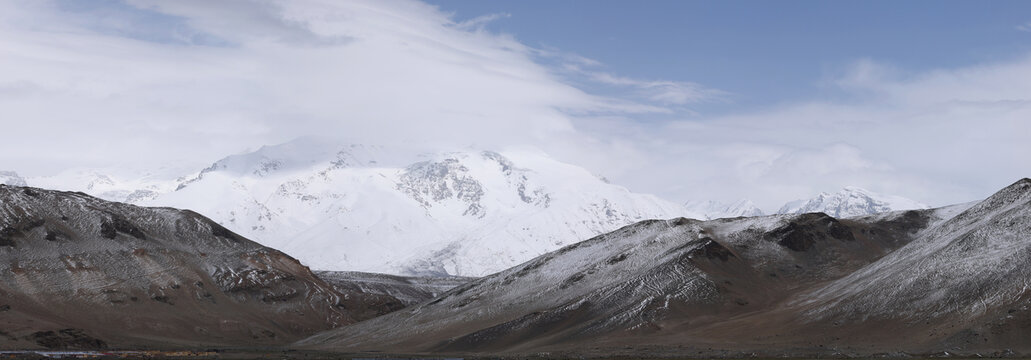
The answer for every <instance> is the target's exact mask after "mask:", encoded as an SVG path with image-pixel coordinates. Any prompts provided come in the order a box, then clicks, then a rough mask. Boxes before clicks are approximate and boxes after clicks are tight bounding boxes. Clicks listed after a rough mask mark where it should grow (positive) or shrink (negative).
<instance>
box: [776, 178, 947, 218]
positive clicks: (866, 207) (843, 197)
mask: <svg viewBox="0 0 1031 360" xmlns="http://www.w3.org/2000/svg"><path fill="white" fill-rule="evenodd" d="M928 208H930V207H929V206H927V205H924V204H921V203H919V202H916V201H913V200H910V199H906V198H904V197H901V196H892V195H881V194H877V193H874V192H872V191H869V190H866V189H862V188H858V187H855V186H847V187H845V188H844V189H842V190H841V191H839V192H837V193H833V194H830V193H820V194H819V195H817V196H816V197H814V198H812V199H809V200H797V201H792V202H789V203H787V204H785V205H784V206H783V207H781V208H780V210H778V211H777V213H778V214H804V213H812V212H822V213H824V214H827V215H830V216H833V217H836V218H847V217H853V216H862V215H870V214H877V213H883V212H888V211H895V210H915V209H928Z"/></svg>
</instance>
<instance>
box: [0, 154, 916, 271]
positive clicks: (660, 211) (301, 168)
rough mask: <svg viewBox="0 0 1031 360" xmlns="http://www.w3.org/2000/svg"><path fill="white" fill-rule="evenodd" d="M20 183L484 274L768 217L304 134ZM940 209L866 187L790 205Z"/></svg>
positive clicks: (252, 233) (456, 157)
mask: <svg viewBox="0 0 1031 360" xmlns="http://www.w3.org/2000/svg"><path fill="white" fill-rule="evenodd" d="M5 174H6V175H4V176H5V178H4V179H8V180H5V181H8V182H10V183H11V184H13V185H24V184H26V183H27V184H28V185H32V186H41V187H45V188H55V189H62V190H72V191H82V192H85V193H88V194H91V195H95V196H98V197H101V198H104V199H108V200H113V201H123V202H128V203H134V204H139V205H146V206H171V207H177V208H184V209H191V210H194V211H197V212H199V213H202V214H204V215H206V216H210V217H211V218H212V219H214V220H215V221H217V222H218V223H219V224H221V225H222V226H225V227H226V228H228V229H231V230H233V231H235V232H237V233H240V234H242V235H244V236H246V237H248V238H250V239H254V240H255V241H258V242H260V243H262V244H264V245H266V246H271V247H273V248H277V249H281V250H283V251H286V252H287V253H289V254H291V255H293V256H296V257H298V258H299V259H300V260H301V261H302V262H303V263H304V264H306V265H309V266H311V267H313V268H315V269H319V270H336V271H341V270H346V271H365V272H378V273H391V274H407V275H460V276H483V275H487V274H490V273H494V272H497V271H500V270H503V269H506V268H508V267H511V266H514V265H517V264H519V263H521V262H523V261H526V260H529V259H531V258H533V257H536V256H539V255H541V254H544V253H546V252H548V251H552V250H555V249H558V248H560V247H562V246H565V245H569V244H572V243H574V242H577V241H580V240H584V239H587V238H590V237H593V236H595V235H598V234H601V233H605V232H608V231H611V230H614V229H616V228H619V227H621V226H624V225H627V224H631V223H634V222H636V221H640V220H645V219H657V218H673V217H688V218H696V219H703V220H708V219H715V218H726V217H739V216H758V215H762V214H763V211H762V210H760V209H759V208H758V207H756V206H755V204H753V203H752V202H750V201H748V200H744V199H742V200H739V201H736V202H733V203H729V204H724V203H721V202H718V201H689V202H687V203H685V204H683V205H678V204H676V203H673V202H669V201H665V200H663V199H659V198H657V197H654V196H651V195H646V194H637V193H633V192H630V191H628V190H627V189H626V188H623V187H621V186H618V185H615V184H609V183H608V182H607V181H606V180H604V179H602V178H600V177H598V176H596V175H594V174H591V173H590V172H588V171H587V170H585V169H583V168H580V167H578V166H575V165H572V164H566V163H562V162H559V161H557V160H555V159H553V158H551V157H549V156H548V155H547V154H544V153H542V152H539V151H535V150H511V151H506V152H503V153H498V152H493V151H489V150H461V151H449V152H438V153H421V154H420V153H414V152H411V151H406V150H404V149H398V148H386V147H383V146H375V145H360V144H342V143H340V142H336V141H330V140H325V139H320V138H310V137H309V138H301V139H297V140H295V141H291V142H288V143H284V144H280V145H274V146H265V147H262V148H261V149H259V150H257V151H254V152H250V153H245V154H239V155H232V156H228V157H226V158H224V159H221V160H218V161H216V162H215V163H214V164H212V165H211V166H210V167H208V168H206V169H203V170H201V171H199V172H195V173H192V174H183V173H182V172H181V171H178V170H175V169H172V168H164V169H157V170H154V171H127V170H120V171H114V170H105V169H72V170H68V171H65V172H63V173H60V174H58V175H54V176H48V177H35V178H29V179H27V180H26V179H22V178H21V177H19V176H17V174H15V173H13V172H7V173H5ZM919 208H927V206H926V205H922V204H919V203H917V202H915V201H911V200H907V199H904V198H901V197H898V196H885V195H879V194H875V193H873V192H870V191H866V190H862V189H859V188H855V187H848V188H846V189H845V190H842V191H841V192H839V193H836V194H827V193H823V194H820V195H818V196H817V197H815V198H813V199H810V200H805V201H802V200H800V201H798V202H797V204H788V205H785V206H784V207H783V208H782V209H781V210H780V211H779V213H802V212H824V213H827V214H831V215H832V216H836V217H846V216H856V215H864V214H872V213H877V212H884V211H891V210H903V209H919Z"/></svg>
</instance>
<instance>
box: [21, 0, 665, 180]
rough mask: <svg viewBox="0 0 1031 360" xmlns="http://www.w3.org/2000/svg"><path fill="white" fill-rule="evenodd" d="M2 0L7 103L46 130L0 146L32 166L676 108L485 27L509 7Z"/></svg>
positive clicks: (467, 137) (548, 133)
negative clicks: (457, 13)
mask: <svg viewBox="0 0 1031 360" xmlns="http://www.w3.org/2000/svg"><path fill="white" fill-rule="evenodd" d="M0 6H3V7H4V8H3V9H0V13H4V14H6V16H5V15H0V29H2V30H0V31H2V33H0V54H2V56H0V79H2V80H0V92H3V93H5V95H6V96H4V98H3V99H0V118H3V119H5V120H4V124H3V125H4V127H5V128H6V131H9V132H10V133H21V134H38V136H39V137H38V138H37V137H36V136H22V137H18V138H15V139H10V140H9V141H5V142H4V144H3V145H0V146H2V148H0V149H2V150H4V151H3V154H0V159H2V161H3V164H2V167H9V168H16V169H20V170H22V171H28V172H32V171H43V169H41V168H47V169H46V170H54V169H53V168H54V167H61V166H69V165H72V164H76V165H89V164H95V163H100V164H105V163H106V162H111V161H116V160H117V161H129V162H144V161H151V160H154V159H161V160H162V161H164V160H166V159H168V158H177V159H182V160H185V161H197V162H201V163H203V162H210V161H212V160H214V159H216V158H217V157H220V156H223V155H225V154H227V153H233V152H237V151H241V150H244V149H245V148H248V147H256V146H259V145H261V144H267V143H274V142H279V141H285V140H288V139H290V138H293V137H296V136H301V135H306V134H311V133H318V134H339V135H341V136H347V137H349V138H354V139H361V140H362V141H369V142H378V143H390V142H397V143H406V144H408V143H412V142H420V143H427V146H432V144H455V143H461V144H470V143H473V144H476V145H480V146H484V147H501V146H505V145H509V144H523V143H548V142H550V141H551V139H553V138H556V137H561V138H563V139H568V138H570V137H576V130H575V129H574V128H573V126H572V124H571V121H570V114H603V113H654V112H669V111H670V110H669V109H666V108H664V107H662V106H661V104H649V103H647V102H639V101H633V100H627V99H614V98H608V97H602V96H596V95H591V94H589V93H586V92H584V91H582V90H580V89H578V88H576V87H573V86H570V85H568V84H565V83H563V82H562V81H560V80H559V79H558V78H557V77H556V76H554V75H553V72H552V71H551V70H550V69H549V68H547V67H545V66H543V65H540V64H538V63H537V62H535V61H534V60H533V59H534V58H535V57H537V56H539V54H540V50H538V49H533V48H530V47H527V46H525V45H523V44H522V43H520V42H518V41H516V40H515V39H513V38H512V37H510V36H506V35H499V34H492V33H489V32H486V31H483V30H482V28H481V25H482V24H484V23H486V22H487V21H490V20H492V19H494V18H497V17H500V16H501V15H494V16H487V17H482V18H477V19H474V20H471V21H467V22H463V23H456V22H454V21H453V20H452V19H451V18H450V17H449V16H448V15H447V14H444V13H442V12H440V11H439V10H438V9H436V8H435V7H432V6H428V5H425V4H423V3H419V2H415V1H349V2H338V1H319V0H310V1H290V2H271V1H247V2H209V1H189V0H186V1H175V2H166V1H150V0H130V1H128V2H127V5H121V6H120V7H116V8H114V9H108V8H99V9H86V10H77V11H69V10H67V9H63V8H62V7H60V6H57V5H56V4H54V3H49V2H26V3H5V4H4V5H0ZM125 18H135V19H137V20H140V19H142V21H135V22H125V21H123V20H125ZM147 20H150V21H152V22H164V23H171V24H174V25H175V27H174V28H163V27H156V28H154V29H150V28H147V26H148V25H146V24H147V22H148V21H147ZM111 23H117V24H119V25H117V26H115V25H108V24H111ZM39 24H53V25H52V26H51V25H47V26H40V25H39ZM160 31H166V32H167V33H160ZM175 34H192V35H190V36H187V37H186V40H190V39H194V38H203V39H208V41H206V42H203V43H198V42H195V41H185V40H184V41H178V40H177V39H179V38H176V37H175ZM41 138H45V139H46V145H45V146H43V144H40V143H39V141H40V139H41ZM125 148H132V149H133V150H132V151H125ZM29 149H33V150H29ZM73 149H74V150H73ZM105 165H106V164H105ZM34 168H35V169H34Z"/></svg>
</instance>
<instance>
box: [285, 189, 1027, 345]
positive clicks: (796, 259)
mask: <svg viewBox="0 0 1031 360" xmlns="http://www.w3.org/2000/svg"><path fill="white" fill-rule="evenodd" d="M1029 239H1031V180H1029V179H1023V180H1021V181H1018V182H1017V183H1015V184H1013V185H1011V186H1009V187H1007V188H1005V189H1003V190H1001V191H999V192H998V193H996V194H994V195H992V196H991V197H989V198H988V199H986V200H983V201H980V202H977V203H971V204H960V205H954V206H948V207H944V208H939V209H928V210H907V211H894V212H887V213H877V214H873V215H864V216H857V217H850V218H845V219H836V218H833V217H830V216H827V215H826V214H822V213H807V214H787V215H774V216H767V217H754V218H728V219H717V220H710V221H696V220H690V219H673V220H666V221H661V220H660V221H644V222H640V223H637V224H634V225H630V226H627V227H624V228H621V229H620V230H617V231H614V232H611V233H607V234H605V235H602V236H598V237H596V238H594V239H591V240H588V241H584V242H580V243H577V244H574V245H570V246H567V247H564V248H562V249H560V250H558V251H555V252H551V253H548V254H545V255H543V256H541V257H538V258H535V259H533V260H531V261H528V262H526V263H524V264H521V265H519V266H517V267H514V268H512V269H509V270H505V271H502V272H499V273H497V274H494V275H491V276H488V277H484V278H482V279H480V280H477V281H474V282H471V283H468V284H466V285H463V286H460V287H458V288H456V289H454V290H451V291H449V292H448V293H445V294H443V295H442V296H439V297H437V298H435V299H433V300H430V301H428V302H425V303H422V304H419V305H416V306H413V307H410V308H407V309H404V310H401V311H398V312H395V313H391V314H388V315H385V316H383V317H379V318H375V319H371V320H368V321H365V322H362V323H359V324H355V325H350V326H345V327H341V328H339V329H334V330H330V331H327V332H324V333H322V334H318V335H316V336H313V337H311V338H308V339H305V340H303V341H301V342H299V343H298V346H300V347H302V348H315V349H336V350H344V351H352V350H353V351H368V350H383V351H395V352H412V353H426V352H429V353H437V354H455V355H469V356H477V355H483V354H498V353H502V354H507V355H512V356H520V355H523V356H525V355H528V354H540V353H548V354H549V355H551V356H555V357H572V356H602V355H604V356H639V357H640V356H656V357H665V356H685V355H688V354H689V355H691V356H698V357H711V356H719V357H741V356H771V357H774V356H776V357H785V356H794V357H823V356H851V357H860V356H862V357H866V356H873V355H877V354H885V353H892V354H897V355H899V356H905V355H907V354H913V355H920V356H926V355H930V354H936V353H938V354H940V353H944V352H948V353H959V354H966V355H970V356H977V355H1004V354H1006V352H1005V351H1010V350H1012V351H1014V352H1016V354H1028V353H1029V352H1031V346H1029V345H1028V342H1027V335H1026V334H1027V333H1028V331H1031V305H1028V304H1029V302H1031V285H1029V284H1031V261H1029V260H1028V258H1029V257H1028V254H1031V241H1029Z"/></svg>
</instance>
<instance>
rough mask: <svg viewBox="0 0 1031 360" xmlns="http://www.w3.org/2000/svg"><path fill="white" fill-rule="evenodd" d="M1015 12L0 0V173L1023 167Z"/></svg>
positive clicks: (885, 174)
mask: <svg viewBox="0 0 1031 360" xmlns="http://www.w3.org/2000/svg"><path fill="white" fill-rule="evenodd" d="M1029 119H1031V3H1028V2H1008V1H991V2H984V1H933V2H932V1H907V2H896V1H866V2H825V1H778V2H768V1H720V2H693V1H690V2H689V1H668V2H666V1H650V2H644V3H642V2H629V1H563V2H555V1H505V2H502V1H492V2H484V1H455V0H431V1H430V2H419V1H413V0H387V1H381V0H375V1H374V0H354V1H346V2H341V1H320V0H297V1H218V2H212V1H202V0H184V1H175V2H168V1H157V0H124V1H116V0H106V1H70V0H67V1H48V0H41V1H21V0H4V1H0V126H2V128H3V129H4V131H3V134H4V140H3V141H0V170H14V171H18V172H19V173H21V174H23V175H26V176H39V175H47V174H52V173H56V172H59V171H62V170H64V169H67V168H72V167H112V166H118V167H127V168H147V167H158V166H173V167H176V168H183V169H199V168H203V167H205V166H206V165H208V164H210V163H211V162H213V161H215V160H217V159H219V158H222V157H224V156H226V155H229V154H234V153H240V152H244V151H248V150H253V149H256V148H258V147H260V146H261V145H266V144H275V143H281V142H285V141H289V140H291V139H293V138H297V137H301V136H306V135H313V134H318V135H331V136H337V137H340V138H342V139H348V141H356V142H364V143H376V144H385V145H390V144H405V145H409V146H410V145H412V144H418V146H420V147H422V148H423V149H425V150H427V151H431V150H439V149H447V148H453V147H459V146H460V147H475V148H482V149H491V150H502V151H503V150H504V149H506V148H515V147H534V148H538V149H541V150H544V151H546V152H548V153H549V154H551V155H552V156H554V157H556V158H558V159H560V160H562V161H566V162H570V163H574V164H578V165H581V166H584V167H586V168H588V169H590V170H591V171H593V172H595V173H597V174H599V175H601V176H605V177H606V178H608V179H610V180H611V181H612V182H614V183H617V184H621V185H624V186H627V187H628V188H630V189H631V190H633V191H638V192H646V193H653V194H656V195H659V196H661V197H664V198H666V199H669V200H672V201H677V202H682V201H686V200H724V201H731V200H736V199H739V198H747V199H751V200H753V201H755V202H756V203H757V204H759V205H760V206H761V207H763V208H764V209H766V210H775V209H776V208H777V207H778V206H779V205H780V204H783V203H784V202H786V201H789V200H794V199H798V198H807V197H811V196H813V195H814V194H816V193H817V192H820V191H836V190H838V189H840V188H841V187H843V186H849V185H851V186H860V187H864V188H867V189H870V190H873V191H877V192H882V193H888V194H897V195H902V196H906V197H909V198H912V199H915V200H918V201H921V202H924V203H927V204H930V205H945V204H951V203H958V202H965V201H971V200H975V199H979V198H983V197H985V196H987V195H990V194H991V193H992V192H994V191H996V190H998V189H999V188H1001V187H1003V186H1006V185H1008V184H1010V183H1012V182H1014V181H1016V180H1017V179H1019V178H1021V177H1027V176H1031V161H1028V159H1029V158H1031V141H1027V139H1028V138H1029V135H1031V120H1029Z"/></svg>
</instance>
